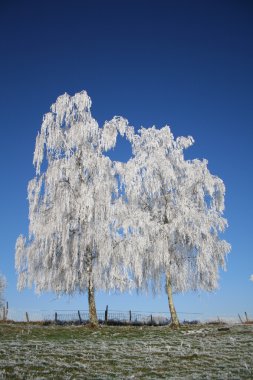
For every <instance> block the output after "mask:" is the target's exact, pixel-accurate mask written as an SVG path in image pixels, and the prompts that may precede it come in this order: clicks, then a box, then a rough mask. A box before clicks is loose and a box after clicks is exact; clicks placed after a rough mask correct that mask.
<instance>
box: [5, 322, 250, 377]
mask: <svg viewBox="0 0 253 380" xmlns="http://www.w3.org/2000/svg"><path fill="white" fill-rule="evenodd" d="M169 378H173V379H201V380H202V379H252V378H253V326H250V325H249V326H231V327H230V330H227V331H219V330H218V326H208V325H203V326H190V327H182V328H181V329H179V330H171V329H170V328H169V327H167V326H166V327H147V326H143V327H131V326H128V327H122V326H121V327H116V326H114V327H109V326H108V327H106V326H103V327H101V328H99V329H91V328H88V327H87V326H53V325H51V326H41V325H27V324H0V379H40V380H41V379H61V380H64V379H169Z"/></svg>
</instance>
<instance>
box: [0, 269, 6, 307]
mask: <svg viewBox="0 0 253 380" xmlns="http://www.w3.org/2000/svg"><path fill="white" fill-rule="evenodd" d="M5 287H6V280H5V278H4V276H3V275H1V273H0V308H1V307H3V305H4V290H5Z"/></svg>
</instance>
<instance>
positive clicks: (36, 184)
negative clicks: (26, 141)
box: [16, 91, 132, 325]
mask: <svg viewBox="0 0 253 380" xmlns="http://www.w3.org/2000/svg"><path fill="white" fill-rule="evenodd" d="M90 108H91V100H90V98H89V97H88V95H87V93H86V92H85V91H83V92H81V93H77V94H76V95H75V96H73V97H70V96H69V95H68V94H64V95H62V96H60V97H59V98H58V99H57V101H56V103H55V104H53V105H52V107H51V112H49V113H47V114H46V115H45V116H44V119H43V123H42V127H41V131H40V133H39V134H38V136H37V139H36V146H35V152H34V160H33V162H34V165H35V168H36V176H35V178H34V179H32V180H31V181H30V182H29V185H28V200H29V221H30V223H29V236H28V238H25V237H24V236H22V235H21V236H19V238H18V239H17V243H16V270H17V272H18V289H20V290H21V289H23V288H24V287H27V286H28V287H32V286H34V288H35V291H36V292H38V293H40V292H42V291H54V292H56V293H57V294H73V293H74V292H80V293H82V292H85V291H87V292H88V302H89V314H90V322H91V323H92V324H94V325H96V324H97V323H98V320H97V313H96V305H95V289H103V290H108V289H119V290H120V291H122V290H125V289H128V288H129V287H131V284H132V282H131V281H130V279H129V278H128V273H127V269H126V267H125V265H124V260H123V253H124V251H123V249H122V248H123V245H122V244H121V243H122V236H121V234H120V233H119V225H118V221H119V220H120V212H118V211H117V212H116V210H118V209H119V208H118V204H119V203H120V197H118V195H117V194H118V181H117V175H116V172H115V169H114V165H113V163H112V162H111V160H110V159H109V158H108V157H106V156H105V155H104V154H103V153H104V152H105V151H107V150H109V149H111V148H113V147H114V146H115V144H116V140H117V134H118V133H121V134H123V133H125V126H124V125H123V129H122V126H121V124H122V122H121V118H117V117H115V118H114V119H113V120H111V121H110V122H106V123H105V124H104V126H103V128H100V127H99V126H98V123H97V122H96V121H95V119H93V118H92V116H91V113H90ZM123 124H124V123H123ZM116 213H117V215H118V216H117V219H115V215H116Z"/></svg>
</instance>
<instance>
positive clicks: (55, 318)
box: [54, 312, 57, 323]
mask: <svg viewBox="0 0 253 380" xmlns="http://www.w3.org/2000/svg"><path fill="white" fill-rule="evenodd" d="M54 321H55V323H57V313H56V312H55V313H54Z"/></svg>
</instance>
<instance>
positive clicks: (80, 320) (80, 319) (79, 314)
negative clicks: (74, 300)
mask: <svg viewBox="0 0 253 380" xmlns="http://www.w3.org/2000/svg"><path fill="white" fill-rule="evenodd" d="M77 312H78V317H79V322H80V323H82V318H81V313H80V310H78V311H77Z"/></svg>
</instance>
